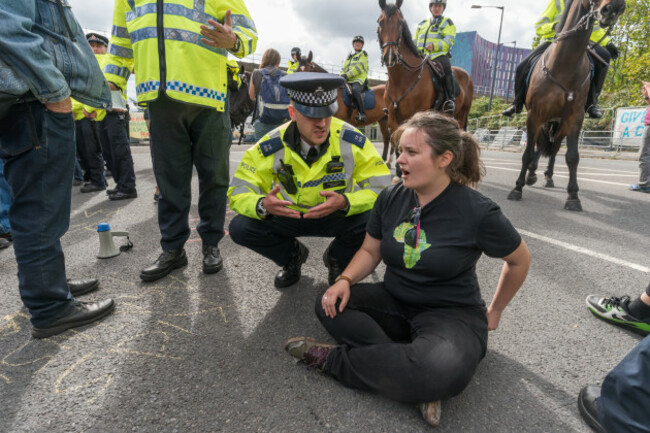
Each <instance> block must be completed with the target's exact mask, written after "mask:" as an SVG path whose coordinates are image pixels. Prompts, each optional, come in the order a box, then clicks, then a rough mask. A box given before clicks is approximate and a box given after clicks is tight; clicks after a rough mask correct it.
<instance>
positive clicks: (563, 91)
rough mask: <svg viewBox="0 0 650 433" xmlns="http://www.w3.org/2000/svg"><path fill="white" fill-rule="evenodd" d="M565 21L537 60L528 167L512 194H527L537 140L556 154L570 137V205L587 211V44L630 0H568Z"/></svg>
mask: <svg viewBox="0 0 650 433" xmlns="http://www.w3.org/2000/svg"><path fill="white" fill-rule="evenodd" d="M565 4H566V7H565V10H564V13H563V16H562V18H561V19H560V22H559V23H558V25H557V28H558V29H561V32H560V33H558V35H557V37H556V40H555V42H554V43H553V44H552V45H551V46H550V47H548V49H547V50H546V52H545V53H544V54H543V55H542V57H541V58H540V60H539V61H538V62H537V64H536V65H535V67H534V69H533V72H532V74H531V77H530V85H529V88H528V95H527V97H526V107H527V121H526V128H527V133H528V142H527V143H526V149H525V150H524V154H523V156H522V168H521V172H520V174H519V178H518V179H517V182H516V186H515V188H514V189H513V190H512V191H511V192H510V194H509V195H508V199H509V200H521V197H522V190H523V187H524V183H525V176H526V171H527V170H528V169H529V167H530V164H531V162H534V158H535V150H534V148H535V143H537V147H538V149H539V151H540V152H541V154H543V155H546V156H555V155H556V154H557V152H558V150H559V148H560V144H561V143H562V140H563V139H564V138H565V137H566V139H567V152H566V156H565V160H566V164H567V166H568V167H569V184H568V187H567V192H568V197H567V200H566V203H565V205H564V209H567V210H573V211H581V210H582V205H581V204H580V199H579V198H578V179H577V175H578V174H577V172H578V162H579V160H580V155H579V154H578V139H579V136H580V129H581V128H582V122H583V120H584V117H585V111H584V106H585V102H586V100H587V93H588V91H589V83H590V78H591V65H590V63H589V59H588V58H587V45H588V43H589V38H590V36H591V31H592V29H593V26H594V21H595V20H598V22H599V24H600V25H601V27H611V26H613V25H614V24H616V21H617V20H618V17H619V16H620V15H621V14H622V13H623V11H625V0H567V1H566V3H565Z"/></svg>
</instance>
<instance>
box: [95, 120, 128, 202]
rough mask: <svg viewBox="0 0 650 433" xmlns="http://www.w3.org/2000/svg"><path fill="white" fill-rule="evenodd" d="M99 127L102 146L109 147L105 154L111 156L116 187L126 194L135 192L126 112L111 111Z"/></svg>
mask: <svg viewBox="0 0 650 433" xmlns="http://www.w3.org/2000/svg"><path fill="white" fill-rule="evenodd" d="M99 129H100V132H101V141H102V146H103V147H106V148H107V149H106V152H105V155H107V156H108V158H110V164H108V168H109V170H111V174H112V175H113V180H115V183H116V186H115V187H116V188H117V190H118V191H119V192H123V193H125V194H131V193H134V192H135V191H136V190H135V171H134V168H133V157H132V156H131V147H130V144H129V137H128V135H127V129H126V114H125V113H121V112H117V111H109V112H108V113H106V117H105V118H104V120H102V121H101V122H100V128H99Z"/></svg>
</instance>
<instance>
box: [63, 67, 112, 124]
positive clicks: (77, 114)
mask: <svg viewBox="0 0 650 433" xmlns="http://www.w3.org/2000/svg"><path fill="white" fill-rule="evenodd" d="M95 58H96V59H97V62H98V63H99V67H100V69H102V70H103V69H104V65H106V54H95ZM71 101H72V114H73V115H74V120H81V119H83V118H84V117H86V116H85V115H84V110H86V112H88V113H93V112H96V113H97V116H96V117H95V118H94V119H93V120H94V121H95V122H101V121H102V120H104V118H105V117H106V110H104V109H102V108H95V107H91V106H90V105H84V104H82V103H81V102H79V101H77V100H75V99H71Z"/></svg>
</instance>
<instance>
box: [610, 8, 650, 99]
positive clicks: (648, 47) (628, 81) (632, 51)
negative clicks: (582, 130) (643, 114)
mask: <svg viewBox="0 0 650 433" xmlns="http://www.w3.org/2000/svg"><path fill="white" fill-rule="evenodd" d="M649 10H650V0H628V1H627V8H626V10H625V12H624V13H623V15H622V16H621V17H620V18H619V21H618V24H617V25H616V26H615V27H614V29H613V30H612V42H613V43H614V44H615V45H616V46H617V47H618V49H619V58H618V59H617V60H614V61H612V62H611V64H610V69H609V73H608V77H607V81H606V83H605V88H604V90H603V97H602V100H601V103H600V104H601V105H602V106H608V107H621V106H636V105H644V102H643V97H642V96H641V80H645V81H649V80H650V14H649V13H648V11H649Z"/></svg>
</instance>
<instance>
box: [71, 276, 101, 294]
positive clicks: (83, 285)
mask: <svg viewBox="0 0 650 433" xmlns="http://www.w3.org/2000/svg"><path fill="white" fill-rule="evenodd" d="M68 287H70V293H72V296H74V297H77V296H81V295H85V294H86V293H90V292H92V291H93V290H96V289H97V287H99V280H98V279H96V278H89V279H87V280H68Z"/></svg>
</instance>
